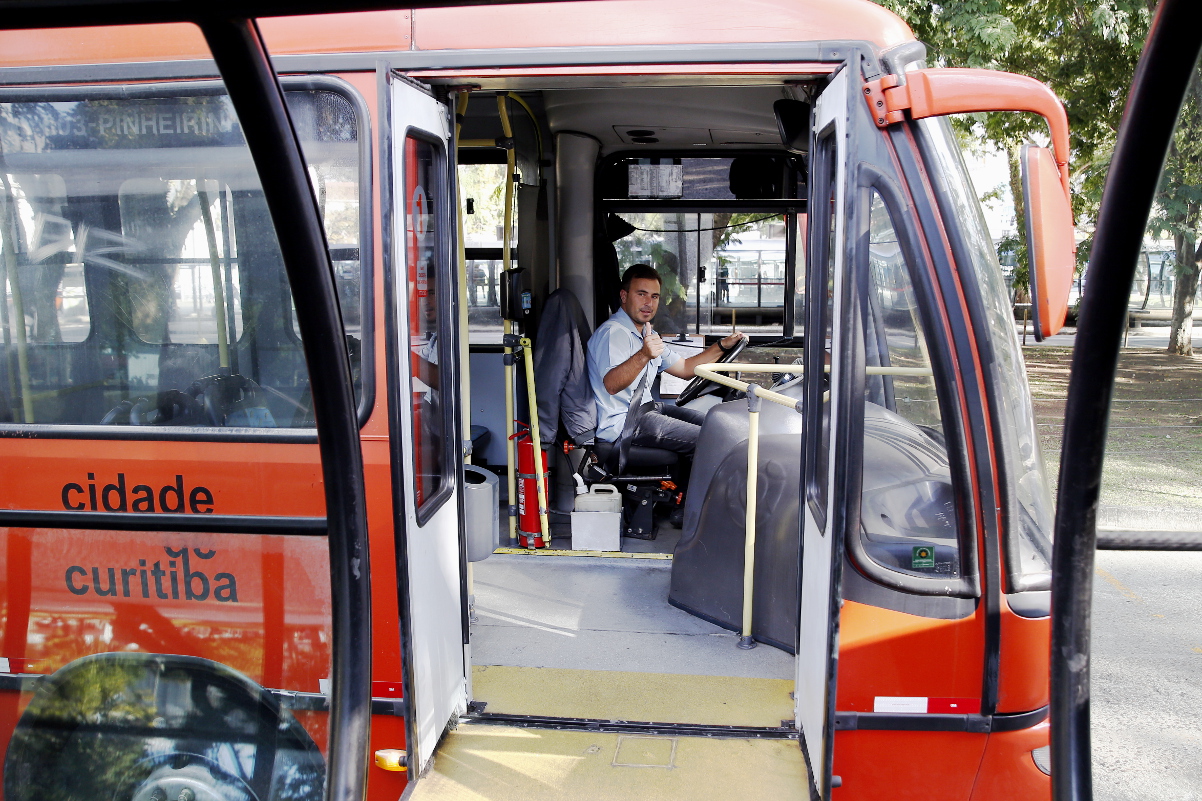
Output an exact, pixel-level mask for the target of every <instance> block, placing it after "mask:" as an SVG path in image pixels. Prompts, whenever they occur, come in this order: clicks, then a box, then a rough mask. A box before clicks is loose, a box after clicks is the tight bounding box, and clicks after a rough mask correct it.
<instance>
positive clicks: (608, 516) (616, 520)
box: [572, 484, 622, 551]
mask: <svg viewBox="0 0 1202 801" xmlns="http://www.w3.org/2000/svg"><path fill="white" fill-rule="evenodd" d="M572 550H573V551H620V550H622V493H620V492H618V488H617V487H615V486H614V485H612V484H594V485H593V486H592V488H591V489H590V490H589V491H588V492H587V493H585V494H583V495H577V496H576V505H575V511H573V512H572Z"/></svg>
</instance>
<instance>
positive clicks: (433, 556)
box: [379, 64, 471, 780]
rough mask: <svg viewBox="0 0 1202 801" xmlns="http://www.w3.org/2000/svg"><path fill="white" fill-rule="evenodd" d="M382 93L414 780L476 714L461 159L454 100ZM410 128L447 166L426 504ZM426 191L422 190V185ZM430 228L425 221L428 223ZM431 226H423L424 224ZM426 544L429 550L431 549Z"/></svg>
mask: <svg viewBox="0 0 1202 801" xmlns="http://www.w3.org/2000/svg"><path fill="white" fill-rule="evenodd" d="M379 76H380V77H379V82H380V87H381V92H382V97H381V103H380V108H381V109H383V113H382V114H381V120H380V137H381V138H380V143H381V144H380V150H381V154H382V158H381V163H382V172H381V184H382V193H381V194H382V197H383V198H384V200H383V202H382V204H381V205H382V209H381V211H382V218H383V226H382V227H383V240H382V241H383V251H384V308H385V321H384V322H385V325H384V331H385V354H386V357H385V358H386V363H387V385H388V406H389V415H388V419H389V443H390V447H389V450H390V454H391V474H392V495H393V515H394V521H395V522H394V525H395V536H396V542H397V560H398V566H397V570H398V575H397V578H398V585H399V586H398V592H399V598H398V602H399V605H400V612H401V615H400V617H401V620H400V625H401V652H402V675H403V677H404V695H405V698H406V699H407V702H406V717H407V719H406V727H407V737H406V739H407V750H408V753H409V764H410V774H409V775H410V777H411V780H412V778H416V776H418V775H420V773H421V770H422V768H423V767H424V766H425V765H426V764H427V762H428V761H429V760H431V759H432V758H433V755H434V751H435V748H436V746H437V744H438V740H439V738H440V737H441V736H442V733H443V731H444V730H445V729H446V726H447V724H448V722H449V721H451V720H452V719H453V718H454V717H455V716H456V715H461V714H463V713H465V712H466V711H467V703H468V700H469V696H470V681H471V654H470V650H469V649H470V646H469V642H468V626H467V585H466V580H467V579H466V576H467V565H466V561H465V560H466V550H465V548H464V541H463V539H464V531H463V510H462V505H463V488H462V483H463V482H462V475H463V452H462V449H461V448H460V447H457V445H456V444H457V443H460V442H462V440H463V437H462V432H461V431H460V428H461V415H460V413H459V404H460V403H462V401H461V399H460V397H459V391H458V389H459V370H460V366H459V365H458V364H457V361H458V354H459V350H458V345H457V343H458V339H459V331H458V324H459V314H458V303H459V296H458V289H457V284H458V277H457V272H458V271H457V269H456V260H455V253H456V250H455V248H456V241H455V237H456V234H455V224H454V220H455V217H454V212H455V205H454V203H455V181H454V170H455V161H456V160H455V157H454V151H453V146H454V141H453V138H452V130H451V121H450V115H449V110H448V107H447V105H446V104H445V103H443V102H441V101H440V100H438V99H437V98H435V97H434V96H433V94H431V92H430V90H429V89H428V88H427V87H426V86H424V85H422V84H420V83H418V82H416V81H413V80H412V79H410V78H407V77H405V76H403V75H400V74H399V73H397V72H395V71H393V70H392V69H390V68H389V67H388V65H386V64H384V65H381V67H380V68H379ZM411 135H412V136H413V138H416V139H418V140H420V141H423V142H427V143H429V144H431V145H434V146H435V148H436V151H437V152H439V153H440V155H441V158H442V161H443V164H442V167H443V168H444V169H443V170H442V171H441V172H440V173H438V176H439V177H438V180H439V181H440V182H441V186H440V187H438V190H440V191H439V195H440V197H439V198H438V199H437V200H436V203H435V208H434V215H433V219H434V220H435V224H437V225H440V226H441V235H440V236H439V238H438V240H437V242H436V244H435V247H436V248H437V250H438V251H439V260H438V263H437V265H436V267H437V269H438V270H439V272H438V273H437V280H436V285H435V290H434V291H435V293H436V295H435V296H434V297H435V299H436V302H437V304H438V307H437V308H438V310H439V318H438V321H437V324H438V329H437V333H438V336H439V337H440V338H441V339H442V342H441V343H440V344H439V345H437V346H436V347H437V348H438V359H439V362H440V364H439V372H440V374H441V378H442V380H446V379H450V380H449V382H448V383H449V386H446V387H439V388H437V389H436V390H435V391H437V392H438V394H439V396H440V407H439V413H440V414H441V415H442V424H443V426H444V442H445V448H444V450H443V454H444V459H445V464H444V470H443V476H444V481H445V482H446V483H444V484H443V486H442V487H441V488H439V489H438V491H437V492H436V493H435V494H434V495H433V496H432V497H431V498H429V499H425V500H424V502H423V505H422V507H421V508H419V507H418V505H417V502H416V497H417V496H416V489H415V483H414V482H415V481H416V479H417V476H416V475H415V471H414V470H413V469H412V467H413V465H414V463H415V462H414V449H415V447H416V443H415V442H414V427H413V422H414V416H413V410H412V399H413V397H414V393H415V390H414V384H413V381H414V376H413V374H412V373H413V371H412V365H411V359H410V356H409V354H410V352H411V349H412V347H413V346H412V343H411V342H410V341H409V340H410V336H409V333H410V328H409V326H410V312H411V311H412V309H410V303H409V286H408V285H409V282H410V279H411V278H412V276H411V275H410V265H409V247H410V242H409V237H410V233H409V231H408V230H407V226H408V224H409V222H410V220H409V215H411V211H412V210H411V208H410V206H411V203H410V202H409V195H410V194H411V193H410V192H407V191H404V188H405V187H407V186H408V185H409V182H410V180H411V178H412V176H411V175H409V173H408V170H409V165H408V164H407V163H406V156H405V154H406V152H407V148H406V142H407V141H409V139H410V137H411ZM419 188H420V187H419ZM426 224H428V223H426ZM423 230H424V229H423ZM427 546H428V547H427Z"/></svg>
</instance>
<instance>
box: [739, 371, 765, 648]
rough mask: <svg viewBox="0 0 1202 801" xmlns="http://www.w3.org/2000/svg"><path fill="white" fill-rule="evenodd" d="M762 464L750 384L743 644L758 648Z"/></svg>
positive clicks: (753, 390) (755, 398)
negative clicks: (755, 610)
mask: <svg viewBox="0 0 1202 801" xmlns="http://www.w3.org/2000/svg"><path fill="white" fill-rule="evenodd" d="M759 467H760V396H759V387H758V386H756V385H755V384H750V385H748V387H747V503H746V506H747V516H746V518H745V519H744V522H743V528H744V533H745V536H744V540H743V629H742V632H741V633H742V636H741V637H739V647H740V648H742V649H743V650H744V651H747V650H750V649H752V648H754V647H755V639H754V638H753V637H752V636H751V612H752V606H753V605H754V603H755V501H756V491H757V489H758V485H759Z"/></svg>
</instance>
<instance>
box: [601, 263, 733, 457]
mask: <svg viewBox="0 0 1202 801" xmlns="http://www.w3.org/2000/svg"><path fill="white" fill-rule="evenodd" d="M662 284H663V282H662V281H661V280H660V277H659V273H658V272H656V271H655V269H654V268H653V267H651V266H650V265H647V264H634V265H631V266H630V267H629V268H627V270H626V272H625V273H624V274H623V275H622V292H621V298H622V306H621V308H620V309H618V310H617V311H616V312H614V313H613V314H612V315H611V316H610V318H609V319H608V320H606V321H605V322H604V323H602V324H601V325H600V326H598V328H597V330H596V331H595V332H594V333H593V336H592V337H591V338H590V339H589V341H588V377H589V383H590V385H591V386H592V389H593V395H594V396H595V397H596V399H597V438H598V439H603V440H606V441H607V442H613V441H615V440H617V439H618V437H619V436H621V434H622V428H623V426H624V424H625V423H626V414H627V412H629V411H630V404H631V403H632V402H634V392H635V388H636V387H637V386H638V383H639V381H640V379H642V377H643V376H644V375H646V381H644V382H643V395H642V398H640V399H639V402H640V403H653V402H654V401H653V399H652V397H651V384H652V382H653V381H654V380H655V376H656V375H657V374H658V373H659V371H661V370H667V371H668V373H669V374H671V375H674V376H676V377H678V378H692V377H693V370H694V368H695V367H696V366H697V365H699V364H708V363H710V362H715V361H717V360H718V357H719V356H720V355H721V354H723V353H727V352H729V351H730V349H731V348H733V347H734V346H735V345H737V344H738V343H739V340H741V339H743V338H744V334H742V333H741V332H738V331H736V332H735V333H733V334H731V335H730V336H728V337H726V338H725V339H722V340H721V341H719V342H715V343H714V344H712V345H710V346H709V347H708V348H706V349H705V350H703V351H701V352H700V353H698V354H697V355H695V356H690V357H688V358H685V357H683V356H681V355H680V354H679V353H677V352H676V351H674V350H672V349H671V348H669V347H666V346H665V345H664V342H663V340H662V339H660V336H659V334H657V333H655V330H654V329H652V327H651V320H652V318H653V317H655V313H656V311H657V310H658V309H659V296H660V287H661V286H662ZM704 420H705V414H704V413H703V412H699V411H697V410H695V409H685V408H681V407H679V406H674V405H670V404H665V403H662V402H654V405H653V406H652V407H651V408H649V409H647V410H646V411H645V412H644V414H643V416H642V418H641V419H640V420H639V423H638V429H637V430H635V431H634V432H633V434H632V439H631V444H632V445H640V446H643V447H650V448H663V449H665V450H669V451H675V452H677V453H692V452H693V450H694V449H695V448H696V447H697V437H698V436H700V434H701V423H702V422H703V421H704Z"/></svg>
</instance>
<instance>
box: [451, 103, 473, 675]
mask: <svg viewBox="0 0 1202 801" xmlns="http://www.w3.org/2000/svg"><path fill="white" fill-rule="evenodd" d="M470 97H471V94H470V93H469V92H468V90H466V89H461V90H460V91H459V93H458V94H457V95H455V153H456V156H458V153H459V134H460V133H462V131H463V117H464V115H465V114H467V101H468V99H469V98H470ZM451 169H452V170H454V171H455V255H456V261H457V262H458V265H459V364H460V365H462V368H461V369H460V371H459V396H460V398H466V399H467V400H466V402H464V403H463V405H462V409H463V412H462V415H461V422H460V425H461V426H462V427H463V433H464V436H466V437H467V440H466V441H465V442H464V443H463V444H464V448H463V461H464V463H465V464H471V463H472V450H471V447H469V446H470V445H471V444H472V403H471V399H472V369H471V352H470V348H469V344H470V343H469V341H468V311H467V303H468V293H469V291H470V289H469V287H468V284H467V250H466V249H465V248H466V247H467V246H466V244H465V243H464V241H463V191H462V188H461V187H460V184H459V159H458V158H456V159H455V162H454V164H452V166H451ZM466 564H467V619H468V622H469V623H475V622H476V574H475V571H474V570H473V569H472V565H473V564H474V562H467V563H466ZM468 689H469V691H470V690H471V686H470V685H469V687H468Z"/></svg>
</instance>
